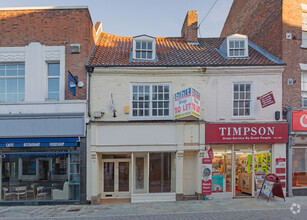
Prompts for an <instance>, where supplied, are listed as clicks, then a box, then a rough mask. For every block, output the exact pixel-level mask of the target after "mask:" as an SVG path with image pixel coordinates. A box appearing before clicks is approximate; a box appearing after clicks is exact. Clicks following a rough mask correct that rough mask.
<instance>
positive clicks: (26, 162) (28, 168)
mask: <svg viewBox="0 0 307 220" xmlns="http://www.w3.org/2000/svg"><path fill="white" fill-rule="evenodd" d="M22 174H23V175H35V174H36V159H33V158H23V159H22Z"/></svg>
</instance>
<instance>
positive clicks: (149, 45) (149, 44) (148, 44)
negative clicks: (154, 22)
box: [147, 42, 152, 50]
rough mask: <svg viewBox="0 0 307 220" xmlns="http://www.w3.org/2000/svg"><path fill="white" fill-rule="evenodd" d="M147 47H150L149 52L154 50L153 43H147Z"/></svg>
mask: <svg viewBox="0 0 307 220" xmlns="http://www.w3.org/2000/svg"><path fill="white" fill-rule="evenodd" d="M147 47H148V48H147V49H148V50H152V42H148V43H147Z"/></svg>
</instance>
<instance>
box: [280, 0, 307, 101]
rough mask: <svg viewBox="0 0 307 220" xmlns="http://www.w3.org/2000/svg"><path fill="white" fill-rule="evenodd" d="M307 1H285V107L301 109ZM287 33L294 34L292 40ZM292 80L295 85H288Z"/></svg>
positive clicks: (305, 54)
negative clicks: (303, 32) (304, 23)
mask: <svg viewBox="0 0 307 220" xmlns="http://www.w3.org/2000/svg"><path fill="white" fill-rule="evenodd" d="M300 3H305V4H307V0H284V1H283V8H282V10H283V17H282V21H283V28H282V30H283V32H282V36H283V37H282V47H283V51H282V59H283V61H284V62H285V63H287V66H286V69H285V71H284V73H283V105H284V106H293V107H301V70H300V66H299V63H304V64H307V49H302V48H301V44H302V7H301V4H300ZM286 33H292V40H287V39H286ZM288 78H292V79H293V80H294V84H293V85H292V86H291V85H287V79H288Z"/></svg>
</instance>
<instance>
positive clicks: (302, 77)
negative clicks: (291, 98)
mask: <svg viewBox="0 0 307 220" xmlns="http://www.w3.org/2000/svg"><path fill="white" fill-rule="evenodd" d="M304 78H305V82H306V84H307V71H306V72H305V71H302V72H301V104H302V107H307V105H304V100H306V102H307V86H306V88H305V90H303V89H304ZM302 92H306V96H303V94H302Z"/></svg>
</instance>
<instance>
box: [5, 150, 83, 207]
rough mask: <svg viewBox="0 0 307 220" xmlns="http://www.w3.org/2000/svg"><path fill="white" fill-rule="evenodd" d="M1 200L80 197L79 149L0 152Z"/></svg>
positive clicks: (70, 198) (71, 198) (74, 198)
mask: <svg viewBox="0 0 307 220" xmlns="http://www.w3.org/2000/svg"><path fill="white" fill-rule="evenodd" d="M0 154H1V157H2V173H1V176H2V182H1V190H2V194H1V201H2V202H4V201H17V202H18V201H34V200H35V201H48V200H74V201H78V200H80V165H79V151H77V150H76V149H74V148H69V147H66V148H65V149H54V150H51V149H50V150H48V151H42V150H41V149H35V148H31V150H29V149H27V150H25V149H20V148H14V149H13V150H12V149H11V150H10V151H2V152H1V153H0Z"/></svg>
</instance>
